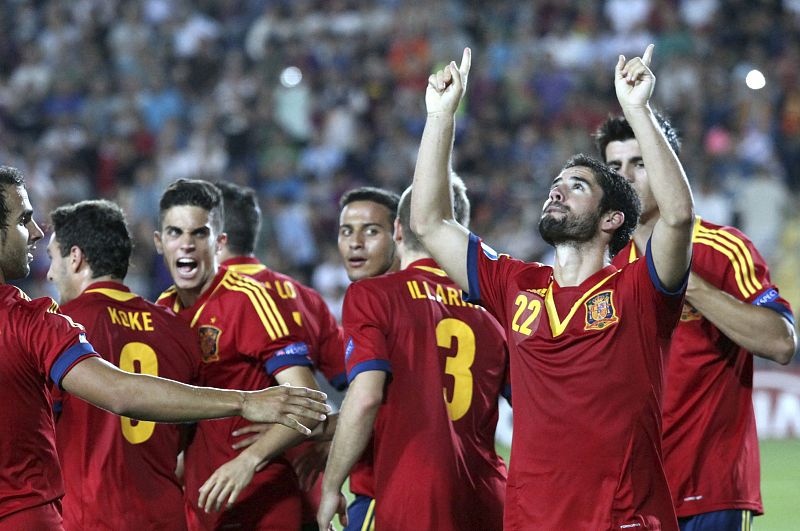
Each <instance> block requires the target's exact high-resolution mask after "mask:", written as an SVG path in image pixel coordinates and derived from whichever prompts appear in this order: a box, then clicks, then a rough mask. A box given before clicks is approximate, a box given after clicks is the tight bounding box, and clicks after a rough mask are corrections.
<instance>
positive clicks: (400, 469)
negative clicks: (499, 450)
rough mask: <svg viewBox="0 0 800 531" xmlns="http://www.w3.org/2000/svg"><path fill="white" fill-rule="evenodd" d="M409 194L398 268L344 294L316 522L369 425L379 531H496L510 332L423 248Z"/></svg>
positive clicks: (465, 209) (462, 203)
mask: <svg viewBox="0 0 800 531" xmlns="http://www.w3.org/2000/svg"><path fill="white" fill-rule="evenodd" d="M453 183H454V195H455V211H456V214H455V215H456V219H458V220H459V222H460V223H461V224H463V225H467V224H468V222H469V221H468V220H469V202H468V201H467V198H466V193H465V188H464V185H463V183H461V182H460V181H456V180H455V179H454V180H453ZM411 195H412V194H411V189H409V190H407V191H406V193H405V194H404V195H403V197H402V198H401V200H400V206H399V211H398V220H397V222H396V223H395V231H394V232H395V240H396V243H397V252H398V255H400V258H401V267H402V271H400V272H398V273H392V274H390V275H386V276H382V277H380V278H372V279H363V280H360V281H359V282H356V283H354V284H352V285H351V286H350V288H349V289H348V291H347V295H346V297H345V304H344V316H343V325H344V329H345V338H346V341H347V344H346V350H345V359H346V363H347V369H348V380H349V381H350V387H349V389H348V391H347V396H346V398H345V401H344V404H343V405H342V410H341V413H340V416H339V423H338V425H337V429H336V434H335V436H334V439H333V447H332V449H331V456H330V458H329V459H328V465H327V467H326V469H325V476H324V479H323V493H322V502H321V505H320V511H319V516H318V523H319V525H320V528H321V529H328V527H329V526H330V523H331V519H332V518H333V515H334V513H335V512H336V511H337V509H338V506H339V503H340V489H341V486H342V484H343V483H344V480H345V478H346V476H347V474H348V472H349V471H350V468H351V467H352V465H353V464H354V463H355V462H356V460H357V459H358V457H359V456H360V455H361V452H362V451H363V450H364V448H365V447H366V446H367V444H368V442H369V439H370V435H371V434H372V433H373V427H374V481H375V489H374V494H375V499H376V505H375V527H376V528H377V529H387V530H390V529H411V528H419V529H438V530H448V529H452V530H458V529H486V530H491V529H502V514H503V513H502V511H503V499H504V497H505V492H504V491H505V476H506V470H505V465H504V464H503V462H502V460H501V459H500V458H499V457H498V456H497V454H496V453H495V449H494V431H495V427H496V426H497V399H498V395H499V394H500V392H501V390H502V389H503V387H504V379H505V374H506V365H507V350H506V346H505V336H504V334H503V331H502V328H501V327H500V325H499V324H498V323H497V321H495V320H494V319H493V318H492V317H491V316H490V315H489V314H488V312H486V311H485V310H484V309H483V308H480V307H477V306H474V305H472V304H467V303H465V302H463V301H462V300H461V293H460V291H459V290H458V289H457V288H456V287H455V285H454V283H453V282H452V281H451V280H450V279H449V278H447V276H446V274H445V273H444V271H442V270H441V269H439V267H438V265H437V264H436V262H434V261H433V260H432V259H431V258H430V255H429V254H427V253H426V252H425V250H424V249H423V247H422V245H421V244H420V243H419V241H418V240H417V238H416V236H415V235H414V233H413V232H412V231H411V229H410V228H409V224H408V223H409V212H410V201H411ZM442 393H444V399H443V397H442ZM431 467H435V468H436V471H437V472H436V474H434V475H432V474H431V473H430V468H431Z"/></svg>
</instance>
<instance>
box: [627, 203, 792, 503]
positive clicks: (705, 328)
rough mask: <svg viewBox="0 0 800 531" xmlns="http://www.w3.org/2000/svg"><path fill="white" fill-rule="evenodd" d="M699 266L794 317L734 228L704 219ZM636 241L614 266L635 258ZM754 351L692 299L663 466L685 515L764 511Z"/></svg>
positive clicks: (671, 384) (676, 342) (734, 292)
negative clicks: (755, 409)
mask: <svg viewBox="0 0 800 531" xmlns="http://www.w3.org/2000/svg"><path fill="white" fill-rule="evenodd" d="M692 242H693V245H692V252H693V256H692V271H693V272H695V273H697V274H698V275H700V277H702V278H703V279H704V280H706V281H707V282H709V283H711V284H712V285H713V286H714V287H716V288H717V289H720V290H722V291H724V292H726V293H728V294H729V295H731V296H733V297H735V298H737V299H739V300H741V301H743V302H746V303H748V304H754V305H756V306H764V307H767V308H771V309H772V310H775V311H776V312H778V313H780V314H781V315H783V316H784V317H785V318H787V319H788V320H789V321H790V322H794V317H793V315H792V311H791V308H790V306H789V303H788V302H787V301H786V300H784V299H783V298H782V297H781V296H780V295H779V294H778V288H777V287H776V286H775V285H774V284H772V282H771V281H770V278H769V270H768V268H767V264H766V262H764V259H763V258H762V257H761V255H760V254H759V253H758V251H757V250H756V248H755V247H754V246H753V244H752V242H750V240H749V239H747V237H746V236H745V235H744V234H742V233H741V232H740V231H738V230H737V229H734V228H732V227H722V226H720V225H714V224H713V223H709V222H707V221H703V220H700V218H698V220H697V222H696V223H695V228H694V234H693V236H692ZM636 257H637V251H636V247H635V245H633V242H630V243H629V244H628V246H627V247H626V248H625V249H623V250H622V251H621V252H620V253H619V254H618V255H617V256H616V257H615V259H614V260H615V263H619V264H624V263H626V262H628V261H632V260H635V259H636ZM752 393H753V356H752V354H750V353H749V352H747V351H746V350H744V349H743V348H740V347H739V346H738V345H736V344H735V343H734V342H733V341H731V340H730V339H728V338H727V337H726V336H725V335H724V334H723V333H722V332H721V331H720V330H719V329H718V328H717V327H716V326H714V325H713V324H712V323H711V321H709V320H708V319H706V318H704V317H703V315H702V314H701V313H700V312H698V311H697V309H695V308H694V307H693V306H692V305H690V304H689V303H685V304H684V307H683V313H682V314H681V320H680V323H679V324H678V327H677V328H676V330H675V333H674V335H673V336H672V345H671V348H670V352H669V363H668V364H667V386H666V389H665V393H664V441H663V446H664V467H665V469H666V472H667V479H668V480H669V485H670V490H671V491H672V495H673V501H674V503H675V508H676V512H677V513H678V516H681V517H683V516H692V515H696V514H701V513H707V512H712V511H722V510H726V509H747V510H750V511H753V512H754V513H755V514H761V513H762V512H763V506H762V503H761V490H760V485H759V455H758V437H757V435H756V422H755V416H754V414H753V398H752Z"/></svg>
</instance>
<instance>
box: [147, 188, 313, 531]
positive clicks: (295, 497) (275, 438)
mask: <svg viewBox="0 0 800 531" xmlns="http://www.w3.org/2000/svg"><path fill="white" fill-rule="evenodd" d="M159 208H160V229H161V230H160V231H157V232H156V233H155V244H156V250H157V251H158V252H159V253H160V254H162V255H163V256H164V261H165V263H166V265H167V267H168V268H169V271H170V274H171V275H172V279H173V281H174V282H175V284H174V286H172V287H171V288H170V289H168V290H167V291H165V292H164V293H163V294H162V295H161V297H159V300H158V303H159V304H162V305H164V306H167V307H169V308H172V309H173V311H174V312H176V313H177V314H178V315H179V316H180V317H182V318H184V319H185V320H186V321H187V322H189V323H190V324H191V327H192V328H193V329H194V330H195V331H196V333H197V334H198V336H199V338H200V346H201V350H202V356H203V367H202V369H201V376H202V381H203V382H204V383H205V384H206V385H213V386H216V387H242V388H245V389H257V388H260V387H263V386H265V385H269V384H270V383H272V382H277V383H281V384H282V383H289V382H290V383H295V384H298V383H300V382H302V384H303V385H304V386H305V387H309V388H316V387H317V383H316V380H314V376H313V374H312V372H311V370H310V367H311V365H312V363H311V360H310V359H309V356H308V354H309V347H308V345H307V344H306V342H305V340H304V339H303V334H302V330H301V329H300V327H299V326H298V325H297V324H296V323H295V322H294V320H293V319H292V318H291V312H292V311H293V308H294V307H293V306H287V304H286V301H285V300H283V299H280V298H274V297H273V296H272V295H271V293H270V292H269V291H268V290H267V289H266V287H265V286H264V285H263V284H261V283H260V282H257V281H255V280H253V279H251V278H249V277H246V276H243V275H240V274H239V273H236V272H234V271H231V270H229V269H227V268H220V267H219V264H218V262H217V253H219V251H220V250H221V248H222V244H223V243H224V242H225V240H226V235H225V233H224V232H222V223H223V219H224V217H223V205H222V197H221V195H220V192H219V190H218V189H217V188H216V187H215V186H214V185H213V184H211V183H209V182H206V181H199V180H183V179H181V180H178V181H175V182H174V183H172V184H171V185H170V186H169V187H167V189H166V190H165V191H164V194H163V195H162V196H161V201H160V204H159ZM244 425H246V423H244V422H242V421H239V420H226V421H219V422H200V423H198V426H197V432H196V433H195V436H194V439H193V440H192V442H191V443H190V445H189V447H188V448H187V450H186V452H185V468H184V478H185V487H186V489H185V493H186V500H187V522H188V524H189V528H190V529H201V528H202V529H215V528H219V529H224V528H232V527H237V526H239V527H242V528H246V529H292V530H296V529H299V528H300V510H301V505H300V491H299V487H298V484H297V478H296V477H295V475H294V473H293V471H292V468H291V465H290V463H289V462H288V461H287V460H286V459H285V458H283V457H282V456H281V454H282V453H283V451H284V450H286V449H287V448H289V447H291V446H294V445H295V444H298V443H299V442H301V441H303V440H305V439H304V438H303V437H301V436H299V435H298V434H296V433H295V432H292V431H290V430H286V429H278V430H276V429H269V430H268V431H267V432H266V433H264V435H262V436H261V437H260V438H259V441H258V443H257V444H258V447H257V448H253V447H249V448H247V449H246V450H245V451H244V452H243V453H242V455H244V456H245V459H248V458H249V459H250V460H251V462H250V463H249V464H248V466H247V467H246V470H248V471H250V474H253V473H254V471H255V469H256V467H257V466H258V464H259V463H261V461H263V460H265V459H266V460H269V464H268V465H267V466H266V467H264V468H263V469H260V471H258V472H256V473H254V476H253V478H252V480H251V481H247V482H246V484H247V486H246V487H245V488H244V489H243V490H242V491H241V492H239V491H238V490H236V489H237V486H238V485H240V483H238V482H236V481H229V478H230V477H233V476H237V477H238V474H236V473H231V474H228V472H230V469H231V468H237V469H238V468H239V467H241V465H242V463H243V460H237V461H235V462H233V461H232V460H233V459H234V458H235V457H236V456H237V455H239V454H238V453H237V451H236V450H235V449H234V448H232V446H231V445H232V443H233V440H232V437H233V436H232V432H234V431H236V430H237V429H238V428H241V427H243V426H244ZM315 425H316V424H315ZM251 449H252V450H251ZM248 450H250V451H248ZM261 450H263V451H264V452H265V454H266V455H265V454H262V453H260V451H261ZM257 451H259V453H257ZM222 465H226V467H225V468H223V469H222V470H218V469H220V467H221V466H222ZM212 474H218V477H220V476H222V479H223V480H222V481H214V482H213V486H212V487H213V488H209V489H205V490H203V491H201V490H200V489H201V487H202V486H203V485H204V484H205V483H206V481H207V480H208V479H209V478H210V477H211V475H212ZM208 497H210V498H212V499H214V500H216V502H217V504H221V502H223V501H225V502H226V504H227V509H226V510H225V511H223V512H221V513H220V512H214V511H211V512H209V510H210V509H212V508H214V509H219V506H215V507H210V506H209V505H208V504H206V503H205V501H206V498H208Z"/></svg>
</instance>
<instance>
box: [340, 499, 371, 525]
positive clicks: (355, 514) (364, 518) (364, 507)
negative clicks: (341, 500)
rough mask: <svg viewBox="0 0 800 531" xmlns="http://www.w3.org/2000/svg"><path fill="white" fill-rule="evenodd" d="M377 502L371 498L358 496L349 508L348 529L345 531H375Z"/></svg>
mask: <svg viewBox="0 0 800 531" xmlns="http://www.w3.org/2000/svg"><path fill="white" fill-rule="evenodd" d="M374 529H375V500H374V499H373V498H370V497H369V496H356V499H355V500H353V503H351V504H350V505H349V506H348V507H347V527H345V528H344V530H343V531H374Z"/></svg>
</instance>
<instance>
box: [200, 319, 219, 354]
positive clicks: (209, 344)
mask: <svg viewBox="0 0 800 531" xmlns="http://www.w3.org/2000/svg"><path fill="white" fill-rule="evenodd" d="M197 333H198V334H199V336H200V351H201V352H202V353H203V363H211V362H212V361H219V336H220V334H221V333H222V330H220V329H219V328H217V327H216V326H207V325H206V326H201V327H200V328H198V329H197Z"/></svg>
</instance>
